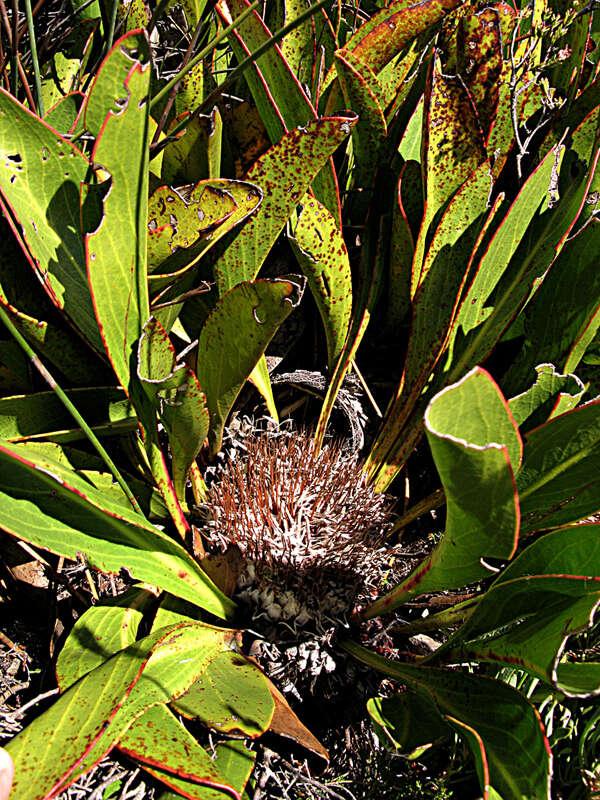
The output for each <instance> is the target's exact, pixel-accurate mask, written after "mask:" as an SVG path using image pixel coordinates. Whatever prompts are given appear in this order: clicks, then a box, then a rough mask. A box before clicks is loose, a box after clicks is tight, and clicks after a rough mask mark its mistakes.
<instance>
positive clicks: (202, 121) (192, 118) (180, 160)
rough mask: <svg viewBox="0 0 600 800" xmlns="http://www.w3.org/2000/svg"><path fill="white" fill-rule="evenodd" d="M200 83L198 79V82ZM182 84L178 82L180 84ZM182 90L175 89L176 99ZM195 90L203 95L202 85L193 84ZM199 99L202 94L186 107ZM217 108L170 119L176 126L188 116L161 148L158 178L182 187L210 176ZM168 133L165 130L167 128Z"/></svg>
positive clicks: (198, 71) (196, 72)
mask: <svg viewBox="0 0 600 800" xmlns="http://www.w3.org/2000/svg"><path fill="white" fill-rule="evenodd" d="M204 69H205V67H204V64H202V63H200V64H197V65H196V68H195V69H193V70H192V71H191V72H190V73H188V74H187V75H185V76H184V78H183V80H182V83H183V82H184V81H186V79H188V80H190V79H191V80H194V81H198V78H197V77H196V76H197V75H201V74H202V73H203V71H204ZM199 82H200V84H201V81H199ZM180 85H181V84H180ZM181 91H182V90H181V89H180V88H179V89H178V90H177V96H176V98H175V102H176V103H177V104H178V102H179V100H180V99H181ZM193 91H195V92H198V94H199V95H201V94H202V90H201V88H196V87H194V90H193ZM201 102H202V99H201V97H199V98H198V99H196V100H195V101H192V102H191V104H190V105H189V106H187V108H191V109H193V108H195V107H196V106H198V105H200V103H201ZM216 113H217V112H216V109H213V113H212V114H211V116H210V117H209V116H200V117H199V116H196V115H192V114H190V112H189V111H185V112H184V113H182V114H179V115H178V116H177V117H176V118H175V119H174V120H173V122H172V127H173V128H175V126H179V125H180V123H181V122H183V120H185V119H186V118H189V119H188V123H187V125H186V126H185V129H184V130H183V131H181V132H180V133H179V134H178V135H177V137H176V138H175V139H174V140H172V141H171V142H169V143H168V144H167V145H166V146H165V148H164V149H163V150H162V166H161V169H160V177H161V180H162V181H164V182H165V183H167V184H169V186H184V185H188V184H190V183H196V182H197V181H199V180H204V179H206V178H209V177H210V166H209V152H210V150H209V148H210V147H211V145H212V144H213V142H212V141H211V140H212V139H213V138H214V137H215V136H216V135H218V133H217V129H216V120H217V117H216ZM167 135H168V131H167Z"/></svg>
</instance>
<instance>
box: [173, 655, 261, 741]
mask: <svg viewBox="0 0 600 800" xmlns="http://www.w3.org/2000/svg"><path fill="white" fill-rule="evenodd" d="M172 707H173V709H174V710H175V711H177V712H178V713H179V714H182V715H183V716H184V717H187V718H188V719H200V720H201V721H202V722H203V723H204V724H205V725H207V726H208V727H209V728H212V729H213V730H216V731H219V732H220V733H227V734H234V735H236V734H237V735H239V734H241V735H244V736H251V737H253V738H254V737H256V736H261V735H262V734H263V733H264V732H265V731H266V730H268V729H269V726H270V724H271V720H272V718H273V712H274V710H275V703H274V701H273V697H272V695H271V691H270V689H269V684H268V682H267V679H266V678H265V676H264V675H263V673H262V672H261V671H260V669H259V668H258V667H257V666H256V665H255V664H252V663H251V662H250V661H248V660H247V659H245V658H244V657H243V656H242V655H240V654H238V653H232V652H228V653H220V654H219V655H218V656H217V657H216V658H215V659H214V661H213V662H212V663H211V665H210V666H209V667H208V669H207V670H206V673H205V674H204V675H203V676H202V680H201V681H199V682H198V683H195V684H193V685H192V686H191V687H190V688H189V689H188V691H187V692H186V693H185V694H184V695H183V697H180V698H179V699H178V700H176V701H174V703H173V704H172Z"/></svg>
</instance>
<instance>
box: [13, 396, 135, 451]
mask: <svg viewBox="0 0 600 800" xmlns="http://www.w3.org/2000/svg"><path fill="white" fill-rule="evenodd" d="M67 395H68V397H69V399H70V400H71V401H72V402H73V403H74V404H75V407H76V408H77V410H78V411H80V412H81V414H82V415H83V416H84V418H85V419H86V421H87V422H88V424H89V425H90V427H91V428H93V429H96V430H98V429H99V428H100V429H102V430H103V431H104V430H106V431H110V430H115V431H117V430H123V429H125V430H132V429H133V428H135V427H137V420H136V419H135V414H134V411H133V409H132V408H131V403H130V402H129V400H128V399H127V397H126V396H125V394H124V392H123V390H122V389H120V388H114V387H105V386H98V387H95V388H93V389H71V390H70V391H68V392H67ZM42 436H44V437H46V438H53V439H57V438H60V439H61V440H63V441H64V440H65V439H66V438H79V437H82V436H83V433H81V432H80V431H79V429H78V428H76V429H73V417H72V416H71V415H70V414H69V412H68V411H67V410H66V409H65V407H64V405H63V404H62V403H61V402H60V400H59V399H58V397H57V396H56V394H55V393H54V392H36V393H35V394H28V395H21V396H15V397H3V398H2V399H0V439H7V440H10V441H19V440H22V439H30V438H35V437H42Z"/></svg>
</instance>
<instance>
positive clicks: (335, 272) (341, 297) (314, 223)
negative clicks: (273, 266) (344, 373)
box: [290, 194, 352, 371]
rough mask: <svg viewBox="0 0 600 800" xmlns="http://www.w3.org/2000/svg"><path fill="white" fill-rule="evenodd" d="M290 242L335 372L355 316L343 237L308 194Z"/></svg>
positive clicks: (329, 217)
mask: <svg viewBox="0 0 600 800" xmlns="http://www.w3.org/2000/svg"><path fill="white" fill-rule="evenodd" d="M290 243H291V245H292V247H293V248H294V252H295V253H296V258H297V259H298V263H299V264H300V267H301V268H302V272H303V273H304V274H305V275H306V278H307V280H308V285H309V287H310V290H311V292H312V294H313V297H314V298H315V302H316V304H317V307H318V309H319V313H320V315H321V319H322V321H323V325H324V327H325V336H326V338H327V361H328V364H329V369H330V370H332V371H333V368H334V366H335V361H336V360H337V358H338V356H339V354H340V353H341V351H342V349H343V347H344V343H345V341H346V336H347V333H348V326H349V325H350V317H351V314H352V274H351V272H350V262H349V260H348V251H347V249H346V244H345V242H344V238H343V236H342V234H341V233H340V231H339V230H338V228H337V226H336V224H335V220H334V218H333V217H332V215H331V214H330V213H329V211H328V210H327V209H326V208H325V206H323V205H321V203H319V201H318V200H316V199H315V198H314V197H312V196H311V195H309V194H307V195H305V197H304V199H303V202H302V210H301V212H300V214H299V217H298V221H297V223H296V225H295V227H294V229H293V232H292V235H291V236H290Z"/></svg>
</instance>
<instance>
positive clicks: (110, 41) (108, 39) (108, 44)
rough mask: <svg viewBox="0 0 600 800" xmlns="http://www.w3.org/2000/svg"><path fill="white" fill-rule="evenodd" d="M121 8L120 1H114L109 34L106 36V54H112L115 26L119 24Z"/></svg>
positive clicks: (109, 21)
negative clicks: (118, 11) (119, 9)
mask: <svg viewBox="0 0 600 800" xmlns="http://www.w3.org/2000/svg"><path fill="white" fill-rule="evenodd" d="M118 8H119V3H118V0H113V6H112V9H111V12H110V18H109V20H108V33H107V35H106V52H107V53H110V49H111V47H112V46H113V40H114V38H115V26H116V24H117V9H118Z"/></svg>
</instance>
